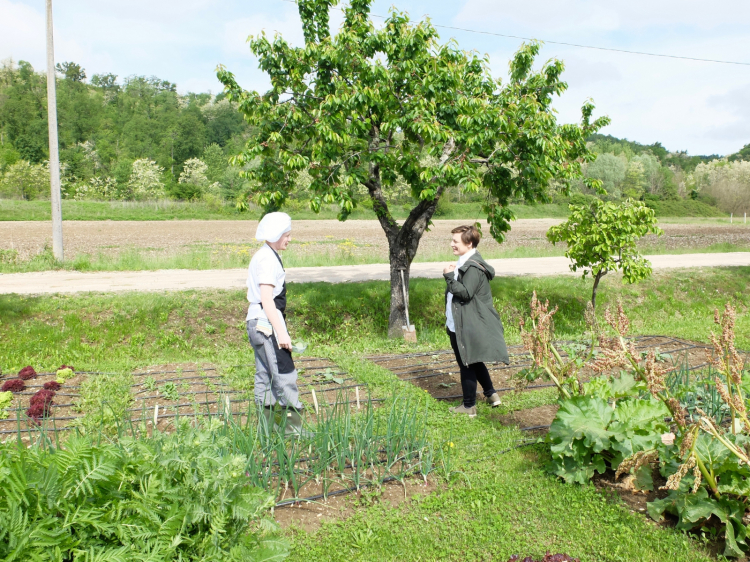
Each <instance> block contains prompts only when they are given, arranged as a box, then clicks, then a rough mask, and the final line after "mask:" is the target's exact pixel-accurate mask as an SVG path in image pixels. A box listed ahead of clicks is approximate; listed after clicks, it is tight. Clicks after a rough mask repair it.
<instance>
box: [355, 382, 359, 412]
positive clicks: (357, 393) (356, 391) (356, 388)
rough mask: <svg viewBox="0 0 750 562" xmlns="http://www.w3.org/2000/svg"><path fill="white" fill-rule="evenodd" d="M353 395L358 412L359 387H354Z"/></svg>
mask: <svg viewBox="0 0 750 562" xmlns="http://www.w3.org/2000/svg"><path fill="white" fill-rule="evenodd" d="M354 394H356V395H357V410H359V387H358V386H355V387H354Z"/></svg>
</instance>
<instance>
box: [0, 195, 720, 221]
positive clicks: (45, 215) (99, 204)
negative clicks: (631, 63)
mask: <svg viewBox="0 0 750 562" xmlns="http://www.w3.org/2000/svg"><path fill="white" fill-rule="evenodd" d="M649 206H651V207H652V208H654V209H655V210H656V214H657V216H658V217H659V218H662V217H702V218H706V217H713V218H719V217H724V218H727V220H728V217H727V216H726V214H725V213H723V212H721V211H719V210H718V209H716V208H715V207H711V206H710V205H706V204H705V203H701V202H699V201H692V200H690V201H653V202H649ZM412 207H413V205H410V204H406V205H397V204H391V206H390V209H391V213H392V214H393V217H394V218H396V219H399V220H402V219H405V218H406V216H407V214H408V212H409V211H410V210H411V208H412ZM481 207H482V205H481V203H459V202H451V203H449V204H447V205H445V206H444V207H441V210H440V211H439V212H438V214H437V215H436V216H435V217H434V218H435V219H467V220H468V219H475V220H481V219H485V218H486V215H483V214H482V208H481ZM510 208H511V210H512V211H513V212H514V213H515V215H516V217H517V218H519V219H537V218H561V219H564V218H567V216H568V206H567V204H556V203H550V204H545V205H511V206H510ZM284 210H285V211H286V212H288V213H289V214H290V215H291V216H292V218H294V219H298V220H300V219H330V220H333V219H336V217H337V214H338V208H337V207H336V206H335V205H326V206H324V207H323V209H322V210H321V212H320V213H317V214H316V213H314V212H312V211H311V210H310V209H309V208H308V206H307V204H306V203H305V202H304V201H291V202H290V203H289V204H288V205H287V206H286V207H285V209H284ZM62 213H63V220H74V221H100V220H114V221H141V220H257V218H258V216H259V210H258V209H257V208H251V210H250V211H248V212H245V213H240V212H238V211H237V210H236V209H235V208H234V205H233V204H229V203H225V204H222V205H216V204H207V203H204V202H202V201H196V202H185V201H172V200H165V201H150V202H133V201H72V200H64V201H63V202H62ZM350 219H354V220H358V219H359V220H374V219H376V217H375V213H374V212H373V211H372V210H371V209H368V208H367V207H366V206H364V205H362V206H360V207H358V208H357V209H356V210H355V211H354V213H352V215H351V217H350ZM46 220H50V202H49V201H44V200H41V201H20V200H14V199H0V221H46Z"/></svg>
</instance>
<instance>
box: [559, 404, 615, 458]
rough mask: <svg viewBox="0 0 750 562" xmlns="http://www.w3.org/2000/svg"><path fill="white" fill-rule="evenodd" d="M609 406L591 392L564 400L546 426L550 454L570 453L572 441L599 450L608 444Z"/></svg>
mask: <svg viewBox="0 0 750 562" xmlns="http://www.w3.org/2000/svg"><path fill="white" fill-rule="evenodd" d="M612 415H613V410H612V407H611V406H610V405H609V404H607V402H606V400H602V399H601V398H596V397H594V396H574V397H573V398H571V399H570V400H566V401H564V402H563V403H562V404H561V405H560V409H559V410H558V411H557V416H556V417H555V420H554V421H553V422H552V425H551V426H550V438H551V439H552V442H553V444H552V447H551V450H552V454H553V455H554V454H558V455H560V454H563V455H564V454H571V453H573V443H574V441H577V440H581V441H582V444H583V445H584V446H585V447H586V448H590V449H591V450H592V451H593V452H595V453H600V452H602V451H604V450H606V449H608V448H609V439H610V437H611V436H612V434H611V433H610V432H609V430H608V429H607V426H608V425H609V423H610V421H611V420H612Z"/></svg>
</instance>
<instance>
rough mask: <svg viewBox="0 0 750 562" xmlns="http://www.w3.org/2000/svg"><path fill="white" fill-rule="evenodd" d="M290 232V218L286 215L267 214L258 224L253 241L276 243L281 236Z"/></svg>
mask: <svg viewBox="0 0 750 562" xmlns="http://www.w3.org/2000/svg"><path fill="white" fill-rule="evenodd" d="M290 230H292V217H290V216H289V215H287V214H286V213H268V214H267V215H266V216H265V217H263V218H262V219H261V221H260V222H259V223H258V230H256V231H255V239H256V240H261V241H266V242H277V241H278V240H279V238H281V235H282V234H284V233H285V232H289V231H290Z"/></svg>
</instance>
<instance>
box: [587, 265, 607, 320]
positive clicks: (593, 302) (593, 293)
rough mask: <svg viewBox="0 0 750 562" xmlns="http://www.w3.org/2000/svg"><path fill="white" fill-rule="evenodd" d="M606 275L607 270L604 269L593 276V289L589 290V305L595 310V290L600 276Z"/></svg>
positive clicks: (600, 278)
mask: <svg viewBox="0 0 750 562" xmlns="http://www.w3.org/2000/svg"><path fill="white" fill-rule="evenodd" d="M605 275H607V270H606V269H604V270H602V271H600V272H599V273H597V274H596V276H595V277H594V289H593V290H592V291H591V307H592V308H593V309H594V310H596V290H597V289H598V288H599V281H601V280H602V277H604V276H605Z"/></svg>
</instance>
